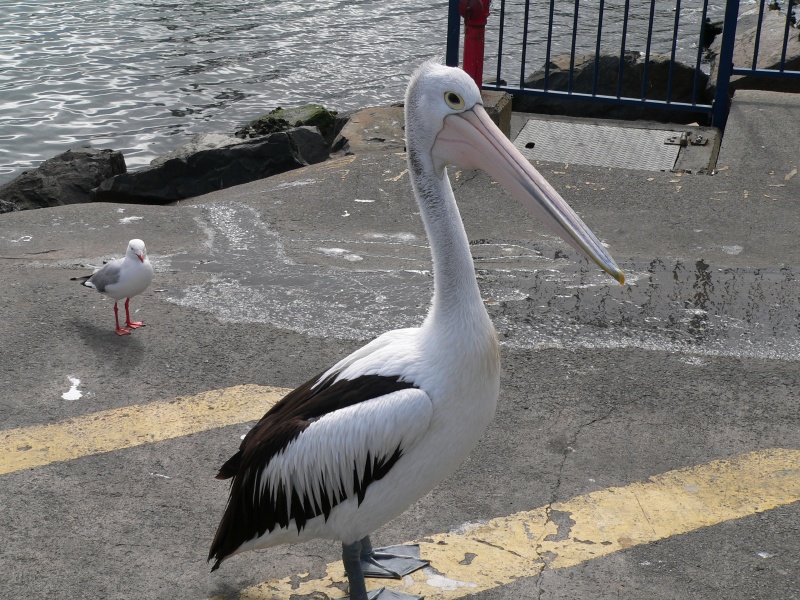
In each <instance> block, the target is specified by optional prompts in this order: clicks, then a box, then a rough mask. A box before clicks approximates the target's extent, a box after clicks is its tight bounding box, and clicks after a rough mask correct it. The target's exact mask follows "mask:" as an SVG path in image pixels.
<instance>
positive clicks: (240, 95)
mask: <svg viewBox="0 0 800 600" xmlns="http://www.w3.org/2000/svg"><path fill="white" fill-rule="evenodd" d="M499 4H500V3H499V1H497V0H495V2H494V5H493V14H492V17H491V19H490V24H489V27H488V29H487V35H488V37H489V40H488V45H487V73H493V72H494V69H495V65H496V59H495V58H494V57H493V53H494V54H496V51H497V40H496V30H497V21H498V15H499ZM523 4H524V2H522V0H509V2H507V9H506V11H507V17H506V23H505V26H506V33H507V34H509V35H511V36H512V40H511V41H506V43H505V45H504V47H503V55H504V64H505V65H506V67H504V73H503V76H504V77H507V78H508V79H509V80H511V79H512V78H513V77H516V76H518V74H517V71H518V70H519V65H518V60H519V57H520V55H521V34H522V25H521V24H522V22H523V19H524V14H523V12H522V9H521V7H522V5H523ZM547 4H548V3H532V5H533V7H532V11H533V12H531V15H530V23H531V26H530V28H529V40H528V42H529V44H528V64H529V65H530V66H531V69H530V70H535V68H536V67H538V65H539V64H540V63H541V59H537V58H536V56H538V55H539V54H541V56H544V47H545V39H544V37H543V36H546V31H545V32H543V31H541V29H542V27H541V25H540V24H541V23H542V22H543V19H544V18H545V13H543V14H537V13H536V11H546V6H547ZM622 4H624V2H623V0H613V1H611V0H609V1H607V2H605V6H606V8H605V10H606V19H605V20H604V22H605V23H607V24H606V25H604V30H603V31H604V33H603V46H604V49H607V50H609V51H614V50H616V51H618V48H619V40H618V31H617V30H619V29H620V25H619V23H620V19H621V17H620V14H621V13H620V10H621V9H620V6H621V5H622ZM631 4H632V8H633V10H632V15H631V23H630V25H629V34H630V35H631V36H632V37H631V42H630V43H629V44H628V47H629V48H634V47H637V46H638V45H639V43H637V42H636V41H635V40H639V42H641V40H642V36H643V32H644V33H646V26H645V19H646V12H647V11H646V10H643V8H642V7H645V6H647V7H649V4H650V3H649V2H638V3H637V2H632V3H631ZM656 4H657V7H658V8H657V23H656V26H655V28H654V39H655V45H654V50H659V51H668V50H669V48H670V41H671V39H672V26H673V15H674V12H673V10H672V6H674V4H673V3H671V2H663V3H662V2H657V3H656ZM557 5H558V8H557V11H556V27H555V30H554V52H556V53H558V52H565V51H568V50H569V46H570V44H571V27H572V16H571V15H572V12H571V8H570V7H571V5H572V3H568V2H567V3H557ZM639 5H641V6H639ZM580 6H581V12H580V17H581V19H580V21H579V23H580V27H579V32H580V33H581V36H585V37H582V38H581V40H579V43H578V50H579V51H588V50H593V48H594V37H593V36H594V33H593V32H594V29H595V27H596V15H597V11H598V6H599V2H598V1H597V0H596V1H594V2H589V1H584V2H581V4H580ZM698 7H699V2H697V1H696V0H695V1H684V2H683V3H682V8H681V18H682V19H683V21H684V23H685V24H686V25H685V31H686V32H688V31H689V30H691V29H692V24H693V23H694V28H695V29H696V23H697V22H698V20H699V13H698V10H699V8H698ZM713 14H717V13H716V12H715V10H712V16H713ZM446 23H447V2H446V1H445V0H439V1H431V0H408V1H407V2H385V1H381V0H362V1H353V0H348V1H345V0H314V1H313V2H297V1H288V0H258V1H251V0H236V1H235V2H234V1H231V0H195V1H193V2H176V1H170V2H166V1H164V0H117V1H116V2H113V3H98V2H96V1H95V0H73V1H68V2H66V1H61V2H59V1H47V2H44V1H38V0H31V1H28V2H7V1H5V2H0V24H2V25H1V26H0V105H1V106H2V110H1V111H0V184H2V183H4V182H6V181H9V180H10V179H12V178H13V177H14V176H16V175H18V174H19V173H20V172H21V171H22V170H23V169H25V168H30V167H33V166H36V165H37V164H38V163H39V162H41V161H42V160H44V159H46V158H49V157H52V156H55V155H56V154H58V153H60V152H63V151H64V150H66V149H68V148H70V147H72V146H75V145H77V144H79V143H85V142H91V143H92V144H93V145H95V146H97V147H104V148H114V149H116V150H121V151H123V153H124V155H125V159H126V162H127V164H128V167H129V168H131V167H133V168H135V167H137V166H140V165H143V164H146V163H148V162H149V161H150V160H151V159H152V158H154V157H155V156H157V155H159V154H162V153H164V152H167V151H169V150H171V149H173V148H175V147H176V146H178V145H180V144H181V143H184V142H185V141H187V139H188V136H190V135H193V134H195V133H199V132H204V131H226V132H231V131H232V130H233V129H234V128H235V127H236V126H238V125H240V124H242V123H243V122H246V121H248V120H250V119H253V118H255V117H257V116H259V115H261V114H263V113H265V112H267V111H268V110H271V109H273V108H275V107H276V106H292V105H298V104H304V103H308V102H320V103H322V104H325V105H326V106H328V107H329V108H332V109H336V110H350V109H355V108H359V107H363V106H369V105H380V104H388V103H391V102H395V101H399V100H401V99H402V96H403V92H404V89H405V86H406V82H407V78H408V75H409V74H410V73H411V71H412V70H413V68H414V67H415V66H416V65H417V64H419V63H420V62H421V61H423V60H426V59H428V58H432V57H443V56H444V53H445V46H446V44H445V33H446ZM683 31H684V30H682V32H683ZM514 39H516V41H513V40H514ZM695 42H696V40H695V39H694V35H691V36H689V35H688V33H687V34H686V35H683V34H682V35H681V36H680V37H679V44H678V49H677V50H678V54H679V56H681V57H683V58H684V59H686V60H689V61H691V60H693V59H692V58H691V57H692V56H694V52H695V50H694V49H693V48H696V43H695ZM534 65H535V66H534ZM506 70H508V71H509V72H508V74H506V73H505V71H506Z"/></svg>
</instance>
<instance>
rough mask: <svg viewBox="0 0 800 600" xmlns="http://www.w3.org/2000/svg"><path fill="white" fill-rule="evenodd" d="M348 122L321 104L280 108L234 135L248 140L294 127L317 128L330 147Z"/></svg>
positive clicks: (245, 126) (241, 128)
mask: <svg viewBox="0 0 800 600" xmlns="http://www.w3.org/2000/svg"><path fill="white" fill-rule="evenodd" d="M346 122H347V117H340V116H339V115H338V114H337V113H336V111H330V110H328V109H326V108H325V107H324V106H322V105H320V104H306V105H304V106H297V107H295V108H280V107H279V108H276V109H275V110H272V111H270V112H268V113H267V114H265V115H263V116H261V117H259V118H257V119H254V120H252V121H250V122H249V123H248V124H247V125H244V126H243V127H240V128H239V129H237V130H236V132H235V133H234V135H235V136H236V137H240V138H243V139H247V138H254V137H260V136H264V135H269V134H270V133H275V132H278V131H286V130H288V129H291V128H292V127H316V128H317V129H319V132H320V133H321V134H322V137H324V138H325V141H326V142H327V143H328V145H329V146H330V145H332V144H333V140H334V139H335V138H336V136H337V135H338V133H339V131H341V129H342V127H343V126H344V124H345V123H346Z"/></svg>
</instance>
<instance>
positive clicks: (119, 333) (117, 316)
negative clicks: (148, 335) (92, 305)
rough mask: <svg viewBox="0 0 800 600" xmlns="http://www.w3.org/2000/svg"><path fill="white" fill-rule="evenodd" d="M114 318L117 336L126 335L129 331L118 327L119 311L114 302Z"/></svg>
mask: <svg viewBox="0 0 800 600" xmlns="http://www.w3.org/2000/svg"><path fill="white" fill-rule="evenodd" d="M114 318H115V319H116V320H117V335H128V334H129V333H130V332H131V330H130V329H125V328H124V327H120V326H119V309H118V308H117V303H116V302H114Z"/></svg>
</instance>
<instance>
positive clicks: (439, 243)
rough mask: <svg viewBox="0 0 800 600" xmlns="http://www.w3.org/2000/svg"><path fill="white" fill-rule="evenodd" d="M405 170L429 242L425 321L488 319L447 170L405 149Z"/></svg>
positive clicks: (419, 154)
mask: <svg viewBox="0 0 800 600" xmlns="http://www.w3.org/2000/svg"><path fill="white" fill-rule="evenodd" d="M408 158H409V172H410V173H411V182H412V185H413V187H414V191H415V193H416V197H417V202H418V204H419V207H420V214H421V215H422V221H423V223H424V224H425V231H426V232H427V234H428V239H429V241H430V245H431V255H432V258H433V276H434V293H433V302H432V305H431V309H430V312H429V314H428V318H427V320H426V324H436V323H441V324H444V325H446V326H447V325H448V324H449V323H450V321H451V320H453V319H458V320H459V321H461V322H463V319H464V317H465V316H467V317H468V318H469V319H470V320H474V319H479V320H481V321H484V320H485V321H486V322H489V317H488V315H487V314H486V310H485V308H484V306H483V301H482V300H481V295H480V290H479V289H478V283H477V281H476V280H475V265H474V264H473V262H472V254H471V252H470V248H469V241H468V240H467V233H466V231H465V230H464V225H463V223H462V221H461V214H460V213H459V211H458V206H457V204H456V201H455V198H454V196H453V190H452V188H451V186H450V180H449V179H448V177H447V171H446V170H442V171H441V173H437V171H436V168H435V167H434V165H433V161H432V159H431V157H430V155H429V154H427V155H426V154H424V153H418V152H416V151H415V150H413V149H411V148H409V156H408Z"/></svg>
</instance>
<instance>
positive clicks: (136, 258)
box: [72, 240, 153, 335]
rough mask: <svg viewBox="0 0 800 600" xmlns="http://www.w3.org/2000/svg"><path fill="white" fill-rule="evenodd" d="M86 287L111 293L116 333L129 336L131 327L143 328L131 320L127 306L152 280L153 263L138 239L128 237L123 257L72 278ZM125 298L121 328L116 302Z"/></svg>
mask: <svg viewBox="0 0 800 600" xmlns="http://www.w3.org/2000/svg"><path fill="white" fill-rule="evenodd" d="M72 281H80V282H81V283H82V284H83V285H85V286H86V287H90V288H93V289H95V290H97V291H98V292H100V293H102V294H105V295H107V296H111V298H113V299H114V319H115V320H116V322H117V335H129V334H130V332H131V329H138V328H139V327H144V323H142V322H141V321H131V313H130V309H129V308H128V305H129V304H130V301H131V298H132V297H133V296H138V295H139V294H141V293H142V292H143V291H145V290H146V289H147V288H148V286H149V285H150V282H151V281H153V266H152V265H151V264H150V259H149V258H147V249H146V248H145V247H144V242H143V241H142V240H131V241H130V242H128V248H127V249H126V250H125V256H124V257H123V258H117V259H116V260H112V261H111V262H110V263H108V264H106V265H104V266H103V267H102V268H100V269H98V270H97V271H95V272H94V273H92V274H91V275H85V276H83V277H73V278H72ZM123 298H125V327H120V325H119V309H118V308H117V302H119V301H120V300H122V299H123Z"/></svg>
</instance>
